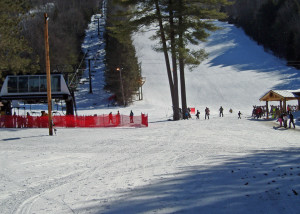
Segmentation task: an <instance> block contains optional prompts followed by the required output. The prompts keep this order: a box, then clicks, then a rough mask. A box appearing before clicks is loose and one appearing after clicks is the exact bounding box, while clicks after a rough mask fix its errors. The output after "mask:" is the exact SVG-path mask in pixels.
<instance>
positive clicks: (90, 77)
mask: <svg viewBox="0 0 300 214" xmlns="http://www.w3.org/2000/svg"><path fill="white" fill-rule="evenodd" d="M89 83H90V94H92V93H93V89H92V72H91V59H89Z"/></svg>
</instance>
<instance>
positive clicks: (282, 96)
mask: <svg viewBox="0 0 300 214" xmlns="http://www.w3.org/2000/svg"><path fill="white" fill-rule="evenodd" d="M259 100H260V101H266V106H267V118H269V109H268V102H269V101H279V102H280V111H281V112H286V102H287V101H290V100H298V110H299V106H300V90H270V91H269V92H268V93H266V94H265V95H264V96H262V97H261V98H260V99H259Z"/></svg>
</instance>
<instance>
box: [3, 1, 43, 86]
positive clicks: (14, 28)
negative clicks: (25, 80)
mask: <svg viewBox="0 0 300 214" xmlns="http://www.w3.org/2000/svg"><path fill="white" fill-rule="evenodd" d="M27 9H28V7H27V5H26V1H25V0H14V1H10V0H0V83H1V82H2V81H3V79H4V78H5V76H6V75H8V74H13V75H16V74H19V73H27V72H33V71H35V70H37V69H38V66H37V61H38V60H37V58H36V61H32V59H33V58H34V57H32V56H31V53H32V49H31V48H30V47H29V46H28V44H27V42H26V40H25V39H24V37H23V36H22V35H21V30H22V29H21V24H22V17H23V16H24V14H25V13H26V10H27Z"/></svg>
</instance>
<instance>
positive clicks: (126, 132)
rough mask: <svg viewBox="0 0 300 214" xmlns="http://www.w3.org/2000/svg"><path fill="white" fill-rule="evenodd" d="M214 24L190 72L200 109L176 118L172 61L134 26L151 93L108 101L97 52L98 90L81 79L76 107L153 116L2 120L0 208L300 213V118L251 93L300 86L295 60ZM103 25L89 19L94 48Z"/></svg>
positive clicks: (190, 94) (193, 100) (191, 97)
mask: <svg viewBox="0 0 300 214" xmlns="http://www.w3.org/2000/svg"><path fill="white" fill-rule="evenodd" d="M94 18H95V17H93V18H92V20H95V19H94ZM216 24H217V25H219V26H220V27H222V29H221V30H219V31H217V32H214V33H212V35H211V36H210V37H209V40H208V42H207V43H203V44H201V47H203V48H205V49H206V51H207V52H209V53H210V56H209V58H208V59H207V60H205V61H204V62H203V63H202V64H201V65H200V66H198V67H197V68H196V69H195V70H194V71H192V72H190V71H187V72H186V85H187V102H188V105H189V106H190V107H195V108H196V109H199V110H200V112H201V115H200V120H197V119H195V116H194V115H192V119H189V120H181V121H170V120H169V119H170V118H171V116H172V111H171V108H172V107H171V99H170V92H169V86H168V80H167V73H166V69H165V64H164V60H163V57H162V55H161V54H159V53H156V52H154V51H153V50H152V49H151V47H152V45H153V44H154V42H153V41H150V40H149V39H148V38H149V36H150V35H151V31H149V32H147V33H145V34H142V33H139V34H136V35H135V36H134V37H133V38H134V44H135V46H136V50H137V55H138V57H139V60H140V62H141V63H142V72H143V73H142V75H143V76H144V77H146V83H145V85H144V86H143V92H144V94H143V95H144V96H143V97H144V100H142V101H136V102H134V103H133V104H132V105H130V106H128V107H107V103H105V102H106V101H105V100H106V98H107V97H108V96H109V94H107V92H105V91H103V85H104V82H103V71H104V69H103V65H102V64H101V60H99V62H98V63H99V64H95V65H94V64H93V66H94V68H95V70H96V72H95V76H93V82H92V84H93V89H95V91H94V93H93V94H89V93H88V85H87V84H85V85H82V86H80V90H79V92H78V93H77V94H76V100H77V102H78V107H79V108H78V114H79V115H89V114H90V115H91V114H103V113H106V114H107V113H109V112H110V111H113V112H116V111H117V110H120V113H122V114H129V112H130V110H131V109H132V110H133V111H134V113H135V115H138V114H140V113H141V112H144V113H148V114H149V127H148V128H60V129H58V131H57V134H56V135H55V136H48V129H0V133H1V137H0V165H1V171H0V180H1V183H0V192H1V194H0V213H3V214H8V213H16V214H26V213H28V214H29V213H30V214H31V213H39V214H41V213H47V214H48V213H53V214H57V213H60V214H69V213H93V214H95V213H99V214H100V213H210V214H212V213H216V214H219V213H224V214H225V213H226V214H227V213H231V214H234V213H244V214H248V213H249V214H253V213H270V214H274V213H278V214H279V213H280V214H282V213H286V214H293V213H295V214H296V213H299V210H300V200H299V193H300V164H299V163H300V147H299V140H298V139H299V136H300V132H299V130H298V128H299V126H298V125H299V122H297V126H296V129H284V128H278V124H277V123H276V121H275V120H264V119H259V120H257V119H253V118H251V112H252V105H263V104H264V103H259V101H258V100H259V98H260V97H261V96H262V95H263V94H264V93H265V92H267V91H268V90H269V89H298V88H300V81H299V74H298V73H299V72H298V71H297V70H295V69H293V68H290V67H287V66H285V63H284V61H282V60H280V59H278V58H276V57H274V56H272V55H271V54H270V53H266V52H265V51H264V50H263V48H262V47H260V46H257V45H256V44H255V42H253V41H251V40H250V39H249V38H248V37H247V36H246V35H245V34H244V33H243V31H242V30H241V29H239V28H236V27H234V26H233V25H230V24H227V23H222V22H216ZM96 25H97V22H95V21H92V22H91V24H90V25H89V29H88V30H87V36H86V40H85V43H84V45H83V48H89V47H98V48H99V49H98V48H91V51H94V52H93V53H94V54H97V52H98V53H99V54H100V55H101V56H100V58H101V57H103V56H104V54H105V53H104V52H103V47H104V45H105V44H103V45H101V44H102V42H103V41H102V40H101V39H100V40H97V39H95V37H97V36H96V35H97V27H96ZM88 38H90V39H88ZM93 53H92V55H93ZM101 59H102V58H101ZM85 75H87V74H85ZM274 104H276V105H277V104H278V103H274ZM220 106H223V108H224V117H219V115H218V109H219V107H220ZM205 107H209V108H210V109H211V117H210V119H209V120H204V108H205ZM229 108H232V109H233V113H232V114H231V113H229ZM238 111H241V112H242V119H238V115H237V112H238ZM299 116H300V115H297V114H296V117H299Z"/></svg>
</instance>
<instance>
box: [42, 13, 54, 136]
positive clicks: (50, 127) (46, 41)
mask: <svg viewBox="0 0 300 214" xmlns="http://www.w3.org/2000/svg"><path fill="white" fill-rule="evenodd" d="M44 19H45V32H44V33H45V58H46V74H47V100H48V123H49V135H53V124H52V102H51V101H52V97H51V75H50V57H49V38H48V20H49V17H48V15H47V13H44Z"/></svg>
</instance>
